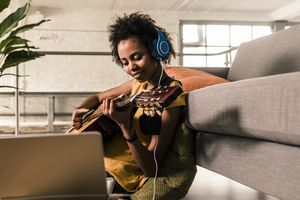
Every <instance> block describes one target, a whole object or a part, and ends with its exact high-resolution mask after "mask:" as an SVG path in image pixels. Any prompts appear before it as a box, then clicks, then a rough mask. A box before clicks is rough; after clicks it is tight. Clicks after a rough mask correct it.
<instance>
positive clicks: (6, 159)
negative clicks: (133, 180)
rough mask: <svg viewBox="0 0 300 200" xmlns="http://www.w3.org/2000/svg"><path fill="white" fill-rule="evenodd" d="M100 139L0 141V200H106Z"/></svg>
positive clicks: (54, 136)
mask: <svg viewBox="0 0 300 200" xmlns="http://www.w3.org/2000/svg"><path fill="white" fill-rule="evenodd" d="M107 183H111V181H109V182H107V181H106V173H105V169H104V161H103V146H102V137H101V135H100V134H99V133H97V132H86V133H84V134H79V135H73V134H68V135H66V134H34V135H33V134H32V135H24V136H19V137H0V199H1V200H5V199H16V200H27V199H43V200H44V199H66V200H67V199H87V200H88V199H98V200H104V199H108V197H109V194H108V190H110V189H108V188H107Z"/></svg>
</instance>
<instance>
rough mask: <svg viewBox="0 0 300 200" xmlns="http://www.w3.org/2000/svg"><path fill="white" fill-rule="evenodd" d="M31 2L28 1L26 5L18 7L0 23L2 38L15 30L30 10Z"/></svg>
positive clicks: (0, 35)
mask: <svg viewBox="0 0 300 200" xmlns="http://www.w3.org/2000/svg"><path fill="white" fill-rule="evenodd" d="M29 7H30V5H29V3H26V4H25V5H24V6H22V7H20V8H18V9H17V10H16V11H15V12H13V13H12V14H10V15H9V16H7V17H6V18H5V19H4V20H3V21H2V22H1V24H0V38H1V37H2V36H4V35H5V34H6V33H8V32H10V31H11V30H13V29H14V28H15V27H16V26H17V25H18V23H19V21H20V20H22V19H23V18H24V17H25V16H26V15H27V13H28V11H29Z"/></svg>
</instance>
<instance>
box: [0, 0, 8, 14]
mask: <svg viewBox="0 0 300 200" xmlns="http://www.w3.org/2000/svg"><path fill="white" fill-rule="evenodd" d="M9 3H10V0H1V1H0V12H2V10H4V9H5V8H7V7H8V6H9Z"/></svg>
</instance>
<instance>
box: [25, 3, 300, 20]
mask: <svg viewBox="0 0 300 200" xmlns="http://www.w3.org/2000/svg"><path fill="white" fill-rule="evenodd" d="M26 1H28V0H19V2H22V3H23V2H26ZM164 2H165V3H164ZM31 5H32V7H35V8H36V9H38V8H43V9H45V8H49V9H51V8H52V9H93V10H136V11H138V10H142V11H179V12H247V13H266V14H268V15H270V16H271V18H272V19H274V20H291V21H293V20H294V21H297V20H300V0H209V1H207V0H166V1H162V0H31Z"/></svg>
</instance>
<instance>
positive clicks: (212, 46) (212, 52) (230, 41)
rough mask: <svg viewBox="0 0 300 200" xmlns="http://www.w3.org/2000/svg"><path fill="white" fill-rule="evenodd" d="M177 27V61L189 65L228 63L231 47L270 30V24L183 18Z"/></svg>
mask: <svg viewBox="0 0 300 200" xmlns="http://www.w3.org/2000/svg"><path fill="white" fill-rule="evenodd" d="M180 28H181V33H182V37H181V53H182V57H181V60H180V62H181V63H180V64H181V65H184V66H189V67H196V66H197V67H198V66H201V67H226V66H230V65H231V63H232V61H233V59H234V56H235V53H236V50H231V51H229V50H230V49H236V47H238V46H239V45H240V44H241V43H243V42H247V41H250V40H253V39H256V38H259V37H262V36H265V35H268V34H270V33H271V32H272V31H271V23H262V24H257V23H244V24H242V23H224V22H205V21H200V22H187V21H182V22H181V23H180ZM222 52H223V53H222ZM226 52H227V53H226ZM195 54H196V55H195Z"/></svg>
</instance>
